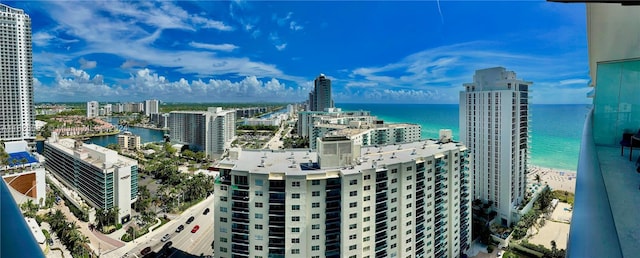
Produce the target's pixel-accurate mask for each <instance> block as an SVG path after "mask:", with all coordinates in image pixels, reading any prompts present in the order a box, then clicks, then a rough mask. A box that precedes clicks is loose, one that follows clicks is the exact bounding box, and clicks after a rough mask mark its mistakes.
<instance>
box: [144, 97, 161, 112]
mask: <svg viewBox="0 0 640 258" xmlns="http://www.w3.org/2000/svg"><path fill="white" fill-rule="evenodd" d="M158 113H160V101H159V100H157V99H149V100H145V101H144V115H145V116H151V114H158Z"/></svg>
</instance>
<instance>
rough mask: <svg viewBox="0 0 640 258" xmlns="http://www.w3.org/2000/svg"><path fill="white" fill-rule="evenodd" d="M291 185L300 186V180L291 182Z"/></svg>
mask: <svg viewBox="0 0 640 258" xmlns="http://www.w3.org/2000/svg"><path fill="white" fill-rule="evenodd" d="M291 187H300V181H293V182H291Z"/></svg>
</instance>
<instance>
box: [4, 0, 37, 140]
mask: <svg viewBox="0 0 640 258" xmlns="http://www.w3.org/2000/svg"><path fill="white" fill-rule="evenodd" d="M0 24H1V25H0V49H2V51H0V62H1V63H2V65H1V66H0V75H1V76H0V129H1V130H0V141H5V142H6V141H19V140H27V141H29V142H32V141H34V140H35V138H36V129H35V120H36V115H35V106H34V103H33V61H32V59H33V58H32V52H33V50H32V48H31V19H30V18H29V15H27V14H26V13H25V12H24V11H23V10H20V9H16V8H12V7H9V6H7V5H4V4H2V3H0Z"/></svg>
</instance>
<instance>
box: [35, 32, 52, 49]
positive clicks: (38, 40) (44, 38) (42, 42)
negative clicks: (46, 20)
mask: <svg viewBox="0 0 640 258" xmlns="http://www.w3.org/2000/svg"><path fill="white" fill-rule="evenodd" d="M54 38H55V37H54V36H53V35H51V34H49V33H48V32H45V31H39V32H36V33H33V37H32V38H31V40H32V41H33V44H35V45H36V46H46V45H49V41H51V40H52V39H54Z"/></svg>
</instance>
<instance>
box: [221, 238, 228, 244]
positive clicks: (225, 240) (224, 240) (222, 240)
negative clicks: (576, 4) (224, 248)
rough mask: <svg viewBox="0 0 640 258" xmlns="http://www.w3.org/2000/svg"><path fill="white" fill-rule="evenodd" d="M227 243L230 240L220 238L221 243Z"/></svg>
mask: <svg viewBox="0 0 640 258" xmlns="http://www.w3.org/2000/svg"><path fill="white" fill-rule="evenodd" d="M227 241H228V240H227V238H226V237H221V238H220V242H222V243H226V242H227Z"/></svg>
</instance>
